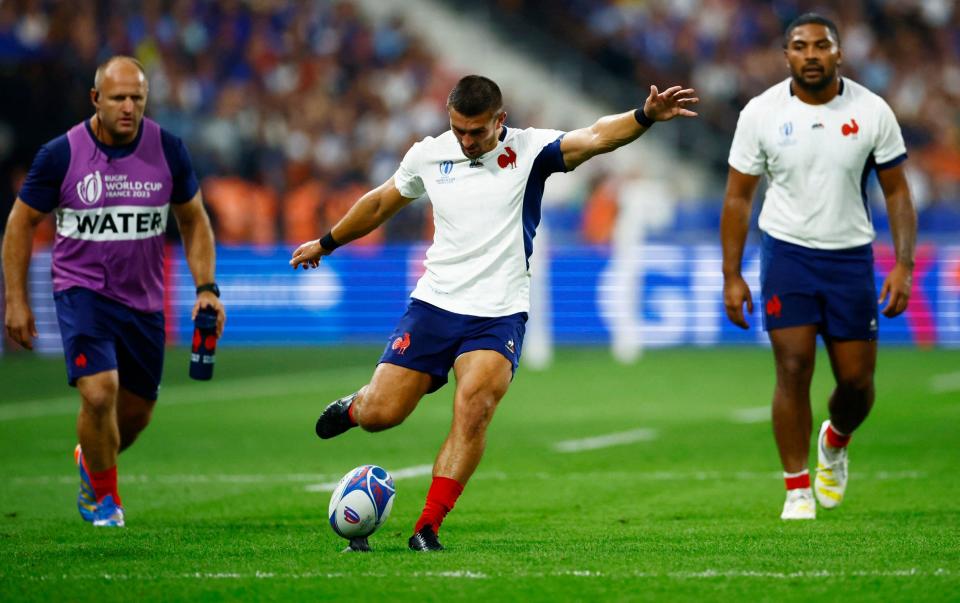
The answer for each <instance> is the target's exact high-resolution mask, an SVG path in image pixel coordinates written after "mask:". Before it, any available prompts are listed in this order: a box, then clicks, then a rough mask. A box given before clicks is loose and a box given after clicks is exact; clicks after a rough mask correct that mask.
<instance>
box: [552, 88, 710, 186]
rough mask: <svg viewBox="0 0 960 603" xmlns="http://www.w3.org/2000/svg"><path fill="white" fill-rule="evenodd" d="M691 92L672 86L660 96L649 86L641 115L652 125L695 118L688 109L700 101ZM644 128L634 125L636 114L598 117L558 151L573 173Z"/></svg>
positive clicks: (565, 140)
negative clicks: (586, 162)
mask: <svg viewBox="0 0 960 603" xmlns="http://www.w3.org/2000/svg"><path fill="white" fill-rule="evenodd" d="M694 94H695V93H694V90H693V89H692V88H682V87H681V86H673V87H671V88H667V89H666V90H664V91H663V92H660V91H658V90H657V87H656V86H650V95H649V96H648V97H647V99H646V101H645V102H644V105H643V114H644V115H645V116H646V118H647V119H649V120H651V121H668V120H671V119H673V118H674V117H677V116H682V117H696V115H697V114H696V113H694V112H693V111H691V110H689V109H687V107H689V106H692V105H694V104H696V103H698V102H700V99H699V98H697V97H695V96H694ZM646 131H647V126H644V125H641V124H640V122H639V121H637V116H636V111H635V110H634V111H627V112H625V113H619V114H616V115H606V116H604V117H601V118H600V119H598V120H597V121H596V123H594V124H593V125H592V126H590V127H588V128H580V129H579V130H574V131H572V132H568V133H567V134H566V135H565V136H564V137H563V140H562V141H561V142H560V151H561V152H562V153H563V161H564V164H565V165H566V166H567V169H571V170H572V169H573V168H575V167H577V166H578V165H580V164H581V163H583V162H584V161H587V160H588V159H590V158H591V157H595V156H597V155H600V154H603V153H609V152H610V151H613V150H616V149H619V148H620V147H622V146H624V145H626V144H629V143H631V142H633V141H634V140H636V139H637V138H639V137H640V136H641V135H642V134H643V133H644V132H646Z"/></svg>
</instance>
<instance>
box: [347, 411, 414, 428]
mask: <svg viewBox="0 0 960 603" xmlns="http://www.w3.org/2000/svg"><path fill="white" fill-rule="evenodd" d="M405 418H406V417H405V416H404V415H403V414H401V413H399V412H396V411H395V410H392V409H390V408H371V409H369V410H367V409H365V410H364V411H363V412H362V413H360V415H359V417H358V421H357V423H358V424H359V425H360V427H361V428H363V430H364V431H383V430H385V429H390V428H391V427H396V426H397V425H399V424H400V423H403V420H404V419H405Z"/></svg>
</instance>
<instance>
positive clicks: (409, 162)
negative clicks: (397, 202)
mask: <svg viewBox="0 0 960 603" xmlns="http://www.w3.org/2000/svg"><path fill="white" fill-rule="evenodd" d="M422 147H423V143H421V142H418V143H416V144H414V145H413V146H412V147H410V150H409V151H407V154H406V155H404V157H403V161H401V162H400V167H399V168H397V171H396V173H394V175H393V185H394V186H395V187H397V190H398V191H400V194H401V195H403V196H404V197H406V198H407V199H417V198H420V197H422V196H423V195H424V193H426V192H427V189H426V187H425V186H424V184H423V178H421V177H420V167H421V166H420V163H421V162H422V159H421V156H422V153H421V150H422Z"/></svg>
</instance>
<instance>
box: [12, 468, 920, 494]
mask: <svg viewBox="0 0 960 603" xmlns="http://www.w3.org/2000/svg"><path fill="white" fill-rule="evenodd" d="M430 473H432V466H431V465H417V466H414V467H407V468H404V469H399V470H397V471H393V472H391V475H393V477H394V479H404V478H410V477H420V476H423V475H429V474H430ZM334 477H335V476H333V475H330V474H323V473H288V474H275V473H268V474H226V473H223V474H168V475H143V474H121V476H120V481H121V482H122V483H123V484H142V485H152V484H158V485H162V486H168V485H178V484H212V483H221V484H239V485H244V484H250V485H258V484H303V483H307V484H308V485H307V486H306V490H307V491H308V492H332V491H333V490H334V488H336V486H337V483H338V482H336V481H332V480H333V478H334ZM850 477H851V478H853V479H855V480H871V481H891V480H920V479H926V478H928V477H929V475H928V474H927V473H925V472H922V471H872V472H857V471H854V472H852V473H851V475H850ZM473 479H480V480H497V481H504V480H509V479H518V480H519V479H522V480H527V481H529V480H531V479H538V480H544V481H557V480H561V479H564V480H584V479H623V480H637V481H652V482H661V481H666V482H673V481H688V482H689V481H695V482H703V481H756V480H781V479H783V474H781V473H780V472H779V471H736V472H723V471H636V472H632V471H596V472H569V473H564V474H562V475H557V474H553V473H545V472H537V473H513V474H508V473H504V472H502V471H480V472H478V473H476V474H475V475H474V476H473ZM324 480H326V481H324ZM315 482H321V483H315ZM6 483H8V484H12V485H15V486H45V485H51V484H71V485H73V484H76V483H77V476H76V474H75V473H74V472H72V471H71V472H70V474H65V475H32V476H29V477H26V476H21V477H9V478H7V479H6Z"/></svg>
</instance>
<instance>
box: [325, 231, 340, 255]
mask: <svg viewBox="0 0 960 603" xmlns="http://www.w3.org/2000/svg"><path fill="white" fill-rule="evenodd" d="M320 246H321V247H323V248H324V249H326V250H327V251H333V250H334V249H336V248H337V247H340V243H337V240H336V239H334V238H333V231H332V230H331V231H329V232H327V234H325V235H323V236H322V237H320Z"/></svg>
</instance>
